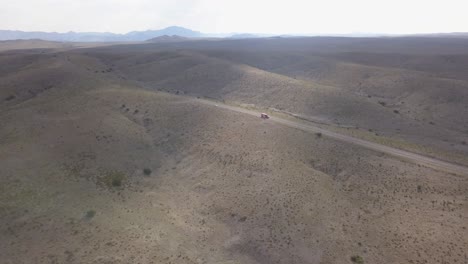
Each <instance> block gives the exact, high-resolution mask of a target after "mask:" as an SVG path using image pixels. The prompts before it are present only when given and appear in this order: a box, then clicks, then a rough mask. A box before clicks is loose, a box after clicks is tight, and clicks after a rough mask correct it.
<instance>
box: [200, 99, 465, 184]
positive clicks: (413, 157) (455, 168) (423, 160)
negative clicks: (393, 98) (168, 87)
mask: <svg viewBox="0 0 468 264" xmlns="http://www.w3.org/2000/svg"><path fill="white" fill-rule="evenodd" d="M194 100H197V101H198V102H200V103H203V104H207V105H212V106H214V107H219V108H223V109H227V110H231V111H235V112H239V113H243V114H248V115H253V116H257V117H260V112H258V111H253V110H249V109H246V108H242V107H238V106H232V105H227V104H223V103H221V102H214V101H210V100H206V99H200V98H197V99H195V98H194ZM268 122H275V123H279V124H282V125H285V126H288V127H292V128H297V129H300V130H303V131H307V132H312V133H321V134H322V135H324V136H327V137H330V138H333V139H337V140H341V141H344V142H348V143H352V144H355V145H358V146H361V147H364V148H367V149H371V150H374V151H378V152H382V153H385V154H388V155H392V156H395V157H398V158H402V159H404V160H407V161H410V162H413V163H416V164H420V165H423V166H426V167H430V168H433V169H436V170H440V171H445V172H448V173H453V174H457V175H463V176H468V168H467V167H464V166H461V165H457V164H453V163H450V162H446V161H442V160H438V159H435V158H431V157H427V156H423V155H421V154H416V153H412V152H409V151H405V150H401V149H397V148H393V147H389V146H385V145H382V144H378V143H375V142H370V141H367V140H363V139H359V138H355V137H352V136H348V135H344V134H340V133H336V132H333V131H330V130H327V129H323V128H320V127H318V126H314V125H312V124H305V123H302V122H298V121H294V120H289V119H284V118H280V117H277V116H270V119H268Z"/></svg>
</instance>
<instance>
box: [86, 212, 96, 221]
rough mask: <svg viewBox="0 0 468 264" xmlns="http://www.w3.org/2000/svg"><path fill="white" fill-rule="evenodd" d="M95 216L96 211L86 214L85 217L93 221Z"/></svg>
mask: <svg viewBox="0 0 468 264" xmlns="http://www.w3.org/2000/svg"><path fill="white" fill-rule="evenodd" d="M95 215H96V211H94V210H88V211H87V212H86V215H85V217H86V218H87V219H91V218H93V217H94V216H95Z"/></svg>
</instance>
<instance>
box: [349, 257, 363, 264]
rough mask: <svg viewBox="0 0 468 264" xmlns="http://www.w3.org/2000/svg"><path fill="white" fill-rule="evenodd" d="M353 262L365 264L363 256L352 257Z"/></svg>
mask: <svg viewBox="0 0 468 264" xmlns="http://www.w3.org/2000/svg"><path fill="white" fill-rule="evenodd" d="M351 262H353V263H356V264H364V259H363V258H362V257H361V256H358V255H355V256H352V257H351Z"/></svg>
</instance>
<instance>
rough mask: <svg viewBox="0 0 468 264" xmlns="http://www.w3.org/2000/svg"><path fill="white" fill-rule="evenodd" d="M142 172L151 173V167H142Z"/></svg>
mask: <svg viewBox="0 0 468 264" xmlns="http://www.w3.org/2000/svg"><path fill="white" fill-rule="evenodd" d="M143 173H144V174H145V175H146V176H148V175H150V174H151V169H149V168H144V169H143Z"/></svg>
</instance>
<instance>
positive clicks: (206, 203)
mask: <svg viewBox="0 0 468 264" xmlns="http://www.w3.org/2000/svg"><path fill="white" fill-rule="evenodd" d="M440 43H445V44H444V45H442V46H441V45H440ZM33 44H35V43H30V45H25V46H26V47H28V48H30V47H31V46H34V45H33ZM39 44H40V45H42V44H43V43H39ZM418 45H420V47H419V48H418V49H416V48H415V47H416V46H418ZM466 47H468V46H467V45H466V40H465V42H463V41H462V40H459V39H439V38H437V39H419V38H402V39H400V38H395V39H393V38H389V39H386V38H385V39H372V38H371V39H347V38H310V39H309V38H305V39H302V38H299V39H296V38H294V39H282V38H279V39H243V40H218V41H201V40H198V41H190V42H176V43H173V42H171V43H166V42H164V43H138V44H131V45H112V46H102V47H87V48H74V47H67V49H62V48H61V46H58V47H55V48H56V49H54V47H49V48H48V49H47V50H37V49H26V50H7V51H3V52H0V65H1V66H0V87H2V88H1V89H0V100H1V101H0V121H1V123H2V126H0V146H1V147H0V165H1V166H0V234H1V235H2V242H1V243H0V259H2V261H3V262H5V263H96V264H97V263H187V264H188V263H249V264H250V263H252V264H259V263H261V264H263V263H264V264H267V263H268V264H270V263H343V264H344V263H353V262H354V263H357V262H356V261H361V260H362V261H363V262H364V263H395V264H396V263H463V261H465V260H466V250H465V249H466V248H467V247H468V239H467V238H468V231H467V228H468V226H467V221H466V219H467V218H468V207H467V204H468V199H467V196H466V194H467V193H468V179H467V176H468V175H462V174H455V173H447V172H445V171H443V170H437V169H434V168H429V167H426V166H424V165H422V164H419V163H414V162H412V161H408V160H405V159H401V158H396V157H394V156H391V155H388V154H385V153H383V152H379V151H374V150H369V149H366V148H363V147H361V146H359V145H355V144H351V143H349V142H344V141H340V140H338V139H334V138H331V137H327V136H326V135H322V134H320V133H311V132H310V131H306V130H301V129H298V128H294V127H288V126H284V125H282V124H281V123H278V122H274V118H277V117H278V118H279V117H281V118H283V119H284V120H289V121H290V122H295V123H297V124H308V125H313V126H317V127H320V128H322V129H326V130H330V131H335V132H337V133H341V134H346V135H352V136H354V137H358V138H361V139H365V140H368V141H372V142H377V143H378V144H381V145H384V146H393V147H397V148H402V149H407V150H410V151H414V152H418V153H421V154H423V155H426V156H433V157H436V158H438V159H441V160H446V161H448V162H451V163H458V164H465V165H466V164H467V160H466V157H467V155H466V154H468V146H467V145H466V142H467V141H468V136H467V131H468V122H467V121H468V120H467V116H468V115H467V107H466V106H467V105H468V102H467V98H468V96H467V94H466V93H467V87H466V86H467V80H466V79H465V78H466V76H465V75H464V74H463V69H464V67H465V65H467V64H468V62H467V60H466V58H468V57H467V56H466V55H467V54H468V49H467V48H466ZM42 48H45V47H42ZM197 97H198V98H197ZM202 98H204V99H203V100H205V101H206V100H208V101H210V102H211V104H206V103H202V100H200V99H202ZM218 104H226V105H232V106H236V107H241V108H244V109H251V110H254V111H258V112H263V111H265V112H268V113H270V114H271V115H272V116H273V118H272V119H271V120H263V119H260V118H258V117H255V116H251V115H245V114H242V113H240V112H234V111H230V110H229V109H228V108H227V107H225V108H222V107H217V106H216V105H218Z"/></svg>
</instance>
